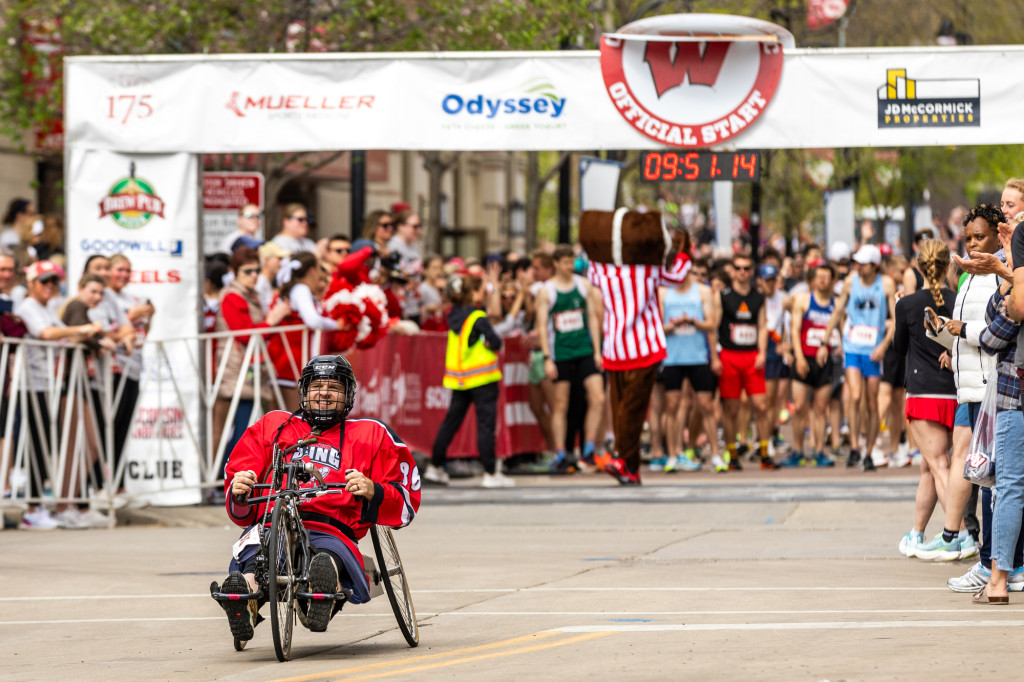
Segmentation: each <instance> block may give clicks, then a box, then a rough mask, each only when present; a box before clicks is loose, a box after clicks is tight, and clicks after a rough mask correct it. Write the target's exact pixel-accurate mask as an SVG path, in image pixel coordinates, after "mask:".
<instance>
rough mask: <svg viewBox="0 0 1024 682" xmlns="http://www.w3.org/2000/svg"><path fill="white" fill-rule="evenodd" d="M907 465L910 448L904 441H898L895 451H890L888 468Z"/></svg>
mask: <svg viewBox="0 0 1024 682" xmlns="http://www.w3.org/2000/svg"><path fill="white" fill-rule="evenodd" d="M908 466H910V450H909V449H908V448H907V444H906V443H900V446H899V447H898V448H897V449H896V452H894V453H892V457H890V458H889V468H890V469H902V468H903V467H908Z"/></svg>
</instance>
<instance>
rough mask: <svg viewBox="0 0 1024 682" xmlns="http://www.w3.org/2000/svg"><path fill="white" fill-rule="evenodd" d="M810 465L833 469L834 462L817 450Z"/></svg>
mask: <svg viewBox="0 0 1024 682" xmlns="http://www.w3.org/2000/svg"><path fill="white" fill-rule="evenodd" d="M811 464H813V465H814V466H816V467H834V466H835V465H836V462H835V460H834V459H832V458H831V457H829V456H828V455H826V454H825V453H824V452H823V451H821V450H819V451H818V454H816V455H814V459H812V460H811Z"/></svg>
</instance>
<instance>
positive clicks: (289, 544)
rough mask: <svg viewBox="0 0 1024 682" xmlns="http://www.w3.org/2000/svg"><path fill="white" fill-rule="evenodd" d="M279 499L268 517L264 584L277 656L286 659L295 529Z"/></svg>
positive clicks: (292, 620) (292, 619)
mask: <svg viewBox="0 0 1024 682" xmlns="http://www.w3.org/2000/svg"><path fill="white" fill-rule="evenodd" d="M286 507H287V505H286V504H284V503H282V502H280V501H279V502H278V504H276V505H274V513H273V515H272V516H271V521H270V538H269V541H268V543H267V551H268V553H269V556H268V557H267V571H268V575H267V586H268V590H267V592H268V595H267V596H268V599H269V601H270V626H271V628H272V630H273V634H274V653H276V654H277V660H279V661H281V662H282V663H283V662H284V661H287V660H288V658H289V657H290V656H291V653H292V625H293V624H294V623H295V569H294V566H293V565H292V564H293V562H292V558H293V557H294V556H295V532H294V530H293V529H292V527H291V522H290V519H289V517H288V513H287V510H286Z"/></svg>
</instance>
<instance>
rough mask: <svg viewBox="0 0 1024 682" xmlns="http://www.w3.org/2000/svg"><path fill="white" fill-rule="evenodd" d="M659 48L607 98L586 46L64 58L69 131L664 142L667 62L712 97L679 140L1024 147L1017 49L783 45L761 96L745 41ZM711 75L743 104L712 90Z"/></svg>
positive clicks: (231, 147)
mask: <svg viewBox="0 0 1024 682" xmlns="http://www.w3.org/2000/svg"><path fill="white" fill-rule="evenodd" d="M652 49H653V48H652ZM744 49H747V50H748V51H749V48H744ZM763 49H764V50H765V51H767V50H769V49H775V48H772V47H771V46H768V47H764V48H763ZM634 52H636V50H634ZM668 54H669V53H668V52H666V55H668ZM673 54H677V56H676V57H675V61H674V62H672V63H671V64H670V65H669V66H668V67H662V68H661V69H660V70H659V72H658V74H657V75H658V78H657V79H654V78H653V77H652V83H653V84H654V85H653V86H652V87H650V88H644V87H641V86H642V84H641V83H638V81H637V79H640V80H642V79H643V78H645V77H646V75H650V73H649V72H650V69H648V70H647V72H646V75H645V71H644V69H645V68H646V67H644V66H643V65H644V63H645V62H644V55H643V53H640V52H636V56H634V57H632V59H635V60H637V61H636V62H634V65H629V64H626V69H627V71H629V73H631V74H632V75H631V76H630V78H631V79H632V80H631V81H630V87H631V91H630V94H631V95H632V97H630V96H620V97H618V98H617V99H615V100H614V101H613V99H612V97H610V96H609V90H608V89H607V88H606V84H605V81H604V80H603V77H602V72H601V63H600V59H599V53H598V52H596V51H587V52H518V53H515V52H513V53H441V54H416V53H412V54H410V53H400V54H359V55H351V54H324V55H243V56H204V55H194V56H187V57H135V58H132V57H71V58H68V59H67V60H66V66H65V69H66V95H67V96H66V100H65V111H66V114H65V116H66V120H65V124H66V126H65V129H66V135H67V144H68V146H69V147H76V148H79V149H105V150H114V151H133V152H182V151H188V152H211V153H213V152H275V151H303V150H327V149H412V150H416V149H423V150H433V149H451V150H494V149H503V150H541V149H557V150H595V149H650V148H654V147H658V146H660V144H659V142H658V141H657V139H661V138H659V137H658V136H659V135H661V136H662V137H664V139H666V140H674V139H677V137H676V132H678V131H676V132H673V131H671V130H667V129H664V128H662V129H661V130H660V131H659V128H658V122H657V121H649V120H647V117H648V115H649V112H651V111H657V105H659V104H661V105H662V110H663V109H664V105H666V102H667V101H668V100H664V101H661V100H662V98H670V97H674V96H675V97H677V96H678V95H679V92H681V91H679V90H678V88H676V87H675V86H673V87H671V88H669V90H668V91H666V90H665V78H666V77H674V76H678V79H680V83H679V85H683V81H682V79H683V78H684V77H686V78H687V79H688V80H687V81H686V83H687V86H686V88H687V89H688V90H689V91H694V92H697V91H699V90H700V89H701V88H699V87H698V88H695V87H694V86H693V84H692V83H691V80H693V81H695V82H697V83H698V84H700V85H702V84H703V83H702V81H700V78H703V79H704V81H706V82H710V83H712V85H711V86H710V90H715V89H716V88H717V91H718V94H717V95H716V100H715V101H716V106H717V105H718V104H721V105H722V106H723V107H724V108H723V112H724V113H723V114H722V116H721V118H720V119H718V120H715V121H714V122H715V125H717V126H718V127H719V129H718V130H707V131H705V130H702V129H701V128H694V129H692V130H690V129H686V130H684V131H682V132H681V139H687V140H690V144H688V145H687V146H702V145H704V144H707V143H706V142H705V141H706V140H710V141H711V142H710V144H711V145H713V144H714V143H715V141H716V140H720V139H726V138H727V145H726V146H728V147H735V148H747V149H775V148H816V147H871V146H878V147H898V146H927V145H951V144H1020V143H1024V127H1022V126H1021V125H1019V123H1020V114H1019V109H1018V107H1019V98H1018V97H1017V96H1016V90H1015V88H1016V83H1015V81H1014V80H1013V79H1012V78H1006V77H1005V74H1007V73H1015V72H1016V71H1017V70H1018V67H1019V65H1020V64H1021V63H1024V47H1022V46H1002V47H959V48H954V47H932V48H898V49H897V48H880V49H856V50H852V49H850V50H805V49H797V50H789V51H787V52H786V54H785V59H784V64H783V68H782V75H781V79H780V80H779V82H778V87H777V89H776V91H775V93H774V96H773V97H771V98H770V99H769V100H768V101H766V102H761V101H760V99H759V95H758V90H757V87H756V85H757V82H755V81H751V83H749V84H746V85H750V86H752V87H750V88H747V87H746V85H745V84H744V83H738V82H734V81H735V79H736V78H740V79H742V77H746V76H744V75H743V71H742V69H740V68H738V67H737V68H734V62H735V63H736V64H738V63H739V62H738V61H736V60H740V59H741V58H743V57H744V52H743V50H741V49H739V48H731V49H730V50H727V51H722V50H721V49H719V50H718V51H717V52H715V53H714V54H715V57H714V58H715V59H716V60H717V61H715V62H714V63H710V62H709V61H708V55H709V52H708V51H707V50H705V52H704V53H703V55H702V54H701V53H699V52H697V51H692V50H690V51H686V52H685V55H686V56H685V60H687V61H686V63H683V62H682V61H681V60H682V59H684V57H680V56H678V55H680V54H684V53H683V52H682V51H680V52H679V53H673ZM746 56H747V57H749V55H746ZM695 60H697V61H695ZM637 65H639V66H637ZM698 69H699V70H700V72H701V75H700V76H699V77H698V76H695V75H694V74H696V73H697V71H698ZM720 84H721V85H722V87H725V88H726V89H727V91H729V92H732V91H735V92H736V93H737V97H740V98H743V101H740V100H739V99H738V100H737V101H736V102H731V103H730V102H724V99H727V98H724V97H723V95H722V94H721V93H722V92H723V91H722V89H721V88H719V87H718V86H719V85H720ZM617 92H620V93H621V92H625V91H624V90H621V89H620V90H617ZM645 93H646V94H645ZM650 93H655V94H654V95H652V94H650ZM652 96H653V97H656V98H658V100H659V101H658V102H655V101H653V100H651V99H650V98H651V97H652ZM694 96H696V95H694ZM644 97H646V98H647V99H646V100H645V101H637V100H640V99H643V98H644ZM677 99H678V97H677ZM755 110H756V115H750V116H745V114H744V112H745V111H746V112H753V111H755ZM762 110H763V111H762ZM711 113H713V112H711ZM711 120H714V119H711ZM641 130H644V131H645V132H646V133H647V134H644V133H642V132H641ZM652 138H655V139H652Z"/></svg>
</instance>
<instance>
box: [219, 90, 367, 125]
mask: <svg viewBox="0 0 1024 682" xmlns="http://www.w3.org/2000/svg"><path fill="white" fill-rule="evenodd" d="M374 99H375V95H324V94H315V95H311V94H302V95H285V94H273V95H269V94H263V95H243V94H242V93H240V92H238V91H237V90H236V91H234V92H232V93H231V97H230V98H229V99H228V103H227V105H226V106H227V108H228V109H230V110H231V111H233V112H234V113H235V116H238V117H239V118H245V117H246V116H247V115H248V114H249V113H253V112H261V111H266V112H271V111H274V112H277V111H292V112H307V113H312V112H332V111H351V110H354V109H372V108H373V103H374Z"/></svg>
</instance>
